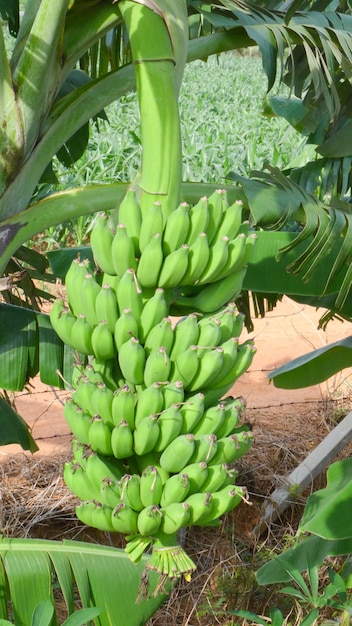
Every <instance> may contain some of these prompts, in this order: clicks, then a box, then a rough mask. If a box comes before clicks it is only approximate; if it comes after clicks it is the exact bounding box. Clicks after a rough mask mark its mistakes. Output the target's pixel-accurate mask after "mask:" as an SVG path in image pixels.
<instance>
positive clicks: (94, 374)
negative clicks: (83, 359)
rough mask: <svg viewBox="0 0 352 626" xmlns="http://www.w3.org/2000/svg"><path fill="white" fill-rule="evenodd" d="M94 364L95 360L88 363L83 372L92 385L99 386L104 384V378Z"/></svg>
mask: <svg viewBox="0 0 352 626" xmlns="http://www.w3.org/2000/svg"><path fill="white" fill-rule="evenodd" d="M93 363H94V360H93V361H89V362H88V363H87V365H86V366H85V368H84V370H83V375H84V376H85V378H86V379H87V380H88V381H89V382H90V383H93V385H97V384H98V383H103V382H104V378H103V375H102V373H101V372H98V371H97V370H96V369H94V367H93Z"/></svg>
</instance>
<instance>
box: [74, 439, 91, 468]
mask: <svg viewBox="0 0 352 626" xmlns="http://www.w3.org/2000/svg"><path fill="white" fill-rule="evenodd" d="M71 445H72V454H73V462H74V463H78V465H80V466H81V467H82V468H83V469H85V468H86V456H87V454H89V451H90V450H89V446H88V445H86V444H84V443H81V442H80V441H78V439H76V438H75V437H73V439H72V442H71Z"/></svg>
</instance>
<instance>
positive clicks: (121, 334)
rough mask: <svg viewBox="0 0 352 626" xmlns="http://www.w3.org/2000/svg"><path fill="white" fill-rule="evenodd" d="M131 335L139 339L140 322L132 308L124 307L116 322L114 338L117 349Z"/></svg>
mask: <svg viewBox="0 0 352 626" xmlns="http://www.w3.org/2000/svg"><path fill="white" fill-rule="evenodd" d="M131 337H136V338H137V339H139V323H138V320H137V319H136V318H135V317H134V315H133V313H132V311H131V309H124V310H123V311H122V313H121V315H120V317H118V318H117V319H116V323H115V329H114V339H115V345H116V348H117V350H120V349H121V346H122V344H123V343H125V342H126V341H128V340H129V339H131Z"/></svg>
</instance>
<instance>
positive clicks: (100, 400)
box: [92, 383, 114, 429]
mask: <svg viewBox="0 0 352 626" xmlns="http://www.w3.org/2000/svg"><path fill="white" fill-rule="evenodd" d="M113 398H114V392H113V391H112V390H111V389H109V387H107V386H106V385H105V383H98V384H97V385H96V386H95V389H94V391H93V393H92V407H93V411H94V412H93V415H99V417H101V418H102V420H103V421H104V422H105V424H107V425H108V426H109V428H110V429H112V428H113V426H114V422H113V419H112V401H113Z"/></svg>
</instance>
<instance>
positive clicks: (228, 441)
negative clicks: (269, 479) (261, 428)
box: [209, 431, 253, 465]
mask: <svg viewBox="0 0 352 626" xmlns="http://www.w3.org/2000/svg"><path fill="white" fill-rule="evenodd" d="M252 443H253V435H252V433H251V432H248V431H242V432H240V433H238V434H237V435H229V436H228V437H223V438H222V439H218V441H217V450H216V453H215V454H214V456H213V457H212V458H211V459H210V461H209V462H210V463H211V464H212V465H216V464H217V463H234V462H235V461H237V459H240V458H241V457H242V456H243V455H244V454H245V453H246V452H248V450H249V449H250V447H251V445H252Z"/></svg>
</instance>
